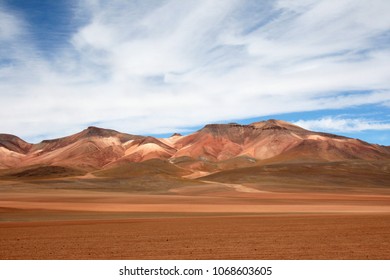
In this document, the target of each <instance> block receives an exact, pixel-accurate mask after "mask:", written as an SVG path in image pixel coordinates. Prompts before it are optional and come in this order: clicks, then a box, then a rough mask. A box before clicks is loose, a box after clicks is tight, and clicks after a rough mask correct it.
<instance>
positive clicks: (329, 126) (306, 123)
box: [295, 117, 390, 132]
mask: <svg viewBox="0 0 390 280" xmlns="http://www.w3.org/2000/svg"><path fill="white" fill-rule="evenodd" d="M295 124H296V125H298V126H301V127H303V128H306V129H309V130H317V131H334V132H360V131H365V130H390V123H389V122H381V121H376V120H367V119H359V118H358V119H351V118H339V117H324V118H320V119H316V120H299V121H297V122H295Z"/></svg>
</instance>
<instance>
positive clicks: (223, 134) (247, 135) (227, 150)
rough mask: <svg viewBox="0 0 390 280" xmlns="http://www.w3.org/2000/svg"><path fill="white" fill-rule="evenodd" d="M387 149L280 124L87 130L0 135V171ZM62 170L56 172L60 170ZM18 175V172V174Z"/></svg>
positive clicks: (233, 162) (317, 157)
mask: <svg viewBox="0 0 390 280" xmlns="http://www.w3.org/2000/svg"><path fill="white" fill-rule="evenodd" d="M388 159H390V147H389V146H381V145H376V144H370V143H367V142H364V141H362V140H359V139H354V138H348V137H345V136H340V135H335V134H329V133H323V132H314V131H310V130H306V129H304V128H301V127H299V126H296V125H294V124H291V123H288V122H285V121H281V120H274V119H271V120H267V121H259V122H254V123H251V124H248V125H242V124H236V123H228V124H208V125H205V126H204V127H203V128H201V129H199V130H198V131H195V132H193V133H191V134H189V135H185V136H183V135H180V134H173V135H172V136H171V137H168V138H156V137H152V136H141V135H133V134H127V133H122V132H118V131H115V130H112V129H104V128H99V127H95V126H90V127H88V128H86V129H84V130H82V131H81V132H79V133H75V134H72V135H69V136H65V137H61V138H57V139H50V140H43V141H41V142H40V143H37V144H31V143H27V142H26V141H24V140H22V139H20V138H19V137H17V136H14V135H10V134H0V169H1V170H7V169H8V170H12V169H21V168H22V169H23V168H28V167H29V166H31V167H33V166H62V167H67V168H71V169H78V170H84V171H85V172H92V171H96V170H102V169H106V168H113V167H115V166H120V165H121V164H126V163H128V162H133V163H137V162H145V161H148V160H161V161H166V163H167V164H173V165H176V166H177V167H178V168H181V169H184V170H186V171H188V172H186V174H187V175H188V173H190V174H195V173H199V172H200V173H202V174H204V172H206V173H211V172H215V171H218V170H224V169H229V168H239V167H247V166H251V165H255V164H258V163H261V162H263V161H266V162H284V161H319V162H321V161H324V162H327V161H345V160H347V161H348V160H368V161H372V160H388ZM60 170H62V169H60ZM23 174H24V173H23Z"/></svg>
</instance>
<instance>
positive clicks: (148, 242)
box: [0, 120, 390, 259]
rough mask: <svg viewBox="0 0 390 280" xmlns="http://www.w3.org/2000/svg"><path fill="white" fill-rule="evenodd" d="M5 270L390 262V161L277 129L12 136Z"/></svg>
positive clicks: (2, 250) (351, 145) (325, 138)
mask: <svg viewBox="0 0 390 280" xmlns="http://www.w3.org/2000/svg"><path fill="white" fill-rule="evenodd" d="M0 258H1V259H390V147H389V146H380V145H376V144H370V143H366V142H364V141H361V140H358V139H352V138H347V137H342V136H338V135H333V134H327V133H320V132H313V131H308V130H305V129H303V128H300V127H298V126H295V125H293V124H290V123H287V122H284V121H279V120H268V121H261V122H256V123H252V124H249V125H239V124H235V123H230V124H212V125H206V126H205V127H204V128H202V129H200V130H199V131H196V132H194V133H192V134H189V135H186V136H182V135H180V134H174V135H172V136H171V137H169V138H164V139H159V138H155V137H150V136H138V135H131V134H125V133H120V132H117V131H114V130H109V129H102V128H97V127H89V128H87V129H85V130H83V131H82V132H79V133H77V134H74V135H71V136H67V137H64V138H59V139H53V140H44V141H42V142H41V143H38V144H30V143H27V142H25V141H24V140H22V139H20V138H18V137H17V136H14V135H9V134H0Z"/></svg>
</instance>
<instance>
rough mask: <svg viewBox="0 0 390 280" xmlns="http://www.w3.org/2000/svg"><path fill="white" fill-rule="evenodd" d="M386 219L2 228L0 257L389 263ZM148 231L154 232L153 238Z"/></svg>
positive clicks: (191, 220) (4, 225)
mask: <svg viewBox="0 0 390 280" xmlns="http://www.w3.org/2000/svg"><path fill="white" fill-rule="evenodd" d="M389 228H390V215H379V214H375V215H362V214H358V215H356V214H355V215H340V214H338V215H287V214H286V215H272V216H270V215H265V216H257V217H187V218H164V217H159V218H148V219H145V218H133V219H126V220H106V221H104V220H98V221H92V220H90V221H71V222H69V221H68V222H27V223H20V222H19V223H17V222H15V223H2V224H0V252H1V258H2V259H389V258H390V232H389V230H388V229H389ZM151 233H152V234H151Z"/></svg>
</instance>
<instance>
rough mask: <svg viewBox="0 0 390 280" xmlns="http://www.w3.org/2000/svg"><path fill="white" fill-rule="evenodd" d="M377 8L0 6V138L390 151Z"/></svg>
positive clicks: (382, 6)
mask: <svg viewBox="0 0 390 280" xmlns="http://www.w3.org/2000/svg"><path fill="white" fill-rule="evenodd" d="M389 14H390V1H388V0H371V1H367V0H272V1H267V0H263V1H257V0H224V1H208V0H185V1H183V0H158V1H157V0H113V1H109V0H105V1H104V0H57V1H52V0H29V1H24V0H0V119H1V121H0V133H9V134H14V135H18V136H19V137H21V138H23V139H25V140H27V141H29V142H32V143H37V142H39V141H41V140H43V139H52V138H57V137H63V136H66V135H70V134H73V133H76V132H79V131H81V130H82V129H85V128H86V127H88V126H91V125H93V126H99V127H103V128H110V129H115V130H118V131H121V132H126V133H131V134H142V135H158V136H167V135H170V134H172V133H174V132H180V133H183V134H186V133H189V132H192V131H194V130H197V129H199V128H201V127H202V126H204V125H205V124H208V123H227V122H237V123H242V124H246V123H250V122H255V121H260V120H266V119H270V118H274V119H282V120H285V121H289V122H292V123H295V124H297V125H300V126H302V127H304V128H307V129H311V130H315V131H324V132H330V133H335V134H340V135H345V136H348V137H353V138H360V139H362V140H365V141H368V142H371V143H378V144H381V145H390V16H389Z"/></svg>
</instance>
